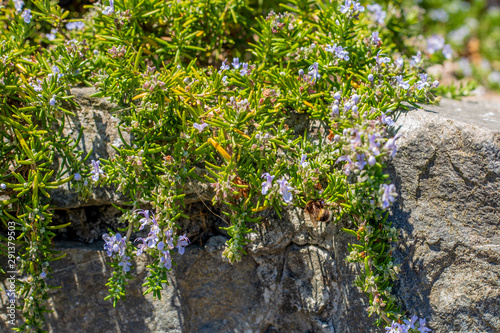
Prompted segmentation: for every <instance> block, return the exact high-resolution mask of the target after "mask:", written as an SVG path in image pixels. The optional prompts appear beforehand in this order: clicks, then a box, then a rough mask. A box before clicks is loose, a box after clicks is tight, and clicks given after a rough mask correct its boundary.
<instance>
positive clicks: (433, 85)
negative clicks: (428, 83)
mask: <svg viewBox="0 0 500 333" xmlns="http://www.w3.org/2000/svg"><path fill="white" fill-rule="evenodd" d="M437 87H439V81H438V80H436V81H434V82H432V88H437Z"/></svg>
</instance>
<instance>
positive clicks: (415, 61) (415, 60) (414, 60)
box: [410, 51, 422, 67]
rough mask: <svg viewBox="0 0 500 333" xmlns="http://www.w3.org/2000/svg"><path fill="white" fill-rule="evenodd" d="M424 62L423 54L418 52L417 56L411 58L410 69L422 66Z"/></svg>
mask: <svg viewBox="0 0 500 333" xmlns="http://www.w3.org/2000/svg"><path fill="white" fill-rule="evenodd" d="M421 61H422V52H420V51H418V52H417V55H414V56H412V57H411V60H410V67H416V66H418V65H419V64H420V62H421Z"/></svg>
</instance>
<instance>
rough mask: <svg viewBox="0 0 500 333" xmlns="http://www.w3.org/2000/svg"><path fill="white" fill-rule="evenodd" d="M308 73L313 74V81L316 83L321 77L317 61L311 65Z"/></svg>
mask: <svg viewBox="0 0 500 333" xmlns="http://www.w3.org/2000/svg"><path fill="white" fill-rule="evenodd" d="M308 74H309V75H310V76H311V82H312V83H314V82H316V80H317V79H319V78H321V75H319V71H318V63H317V62H315V63H314V64H312V65H311V66H309V72H308Z"/></svg>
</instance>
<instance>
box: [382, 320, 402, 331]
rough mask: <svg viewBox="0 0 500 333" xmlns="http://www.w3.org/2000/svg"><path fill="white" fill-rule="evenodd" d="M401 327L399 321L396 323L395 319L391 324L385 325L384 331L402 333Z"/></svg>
mask: <svg viewBox="0 0 500 333" xmlns="http://www.w3.org/2000/svg"><path fill="white" fill-rule="evenodd" d="M403 329H404V328H403V327H402V326H401V325H400V324H399V323H397V322H395V321H392V324H391V326H386V327H385V331H386V333H402V332H404V331H403Z"/></svg>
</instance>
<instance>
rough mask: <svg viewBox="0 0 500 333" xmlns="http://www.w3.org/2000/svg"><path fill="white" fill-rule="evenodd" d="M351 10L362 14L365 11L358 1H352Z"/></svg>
mask: <svg viewBox="0 0 500 333" xmlns="http://www.w3.org/2000/svg"><path fill="white" fill-rule="evenodd" d="M352 10H353V11H355V12H364V11H365V7H363V6H361V4H360V3H359V1H354V2H353V4H352Z"/></svg>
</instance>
